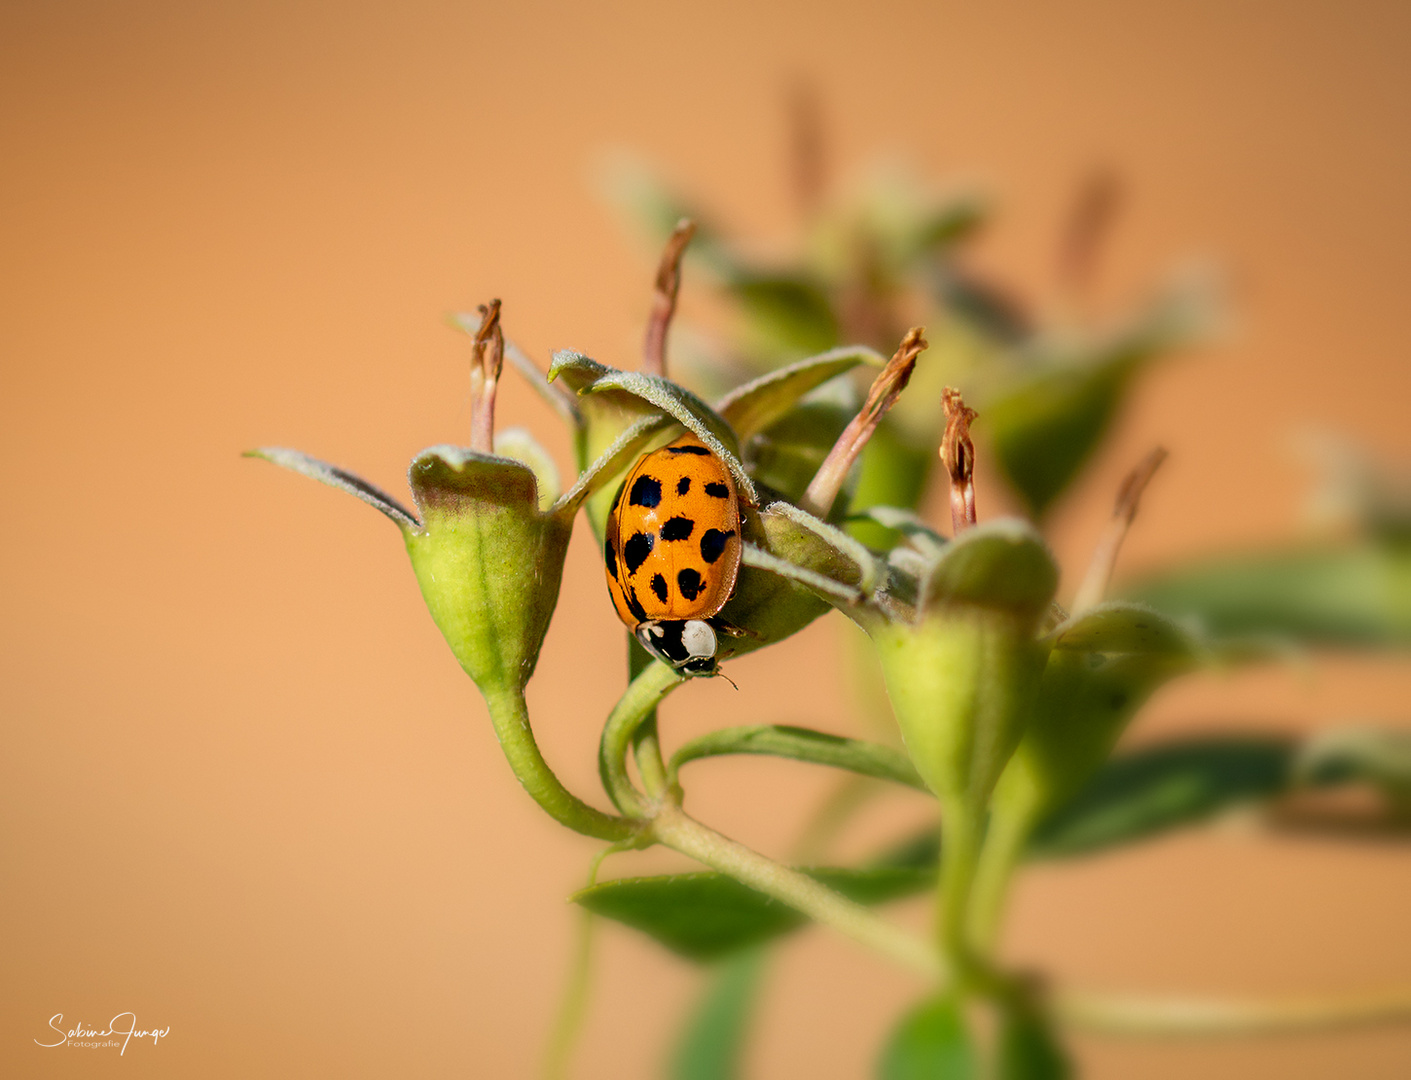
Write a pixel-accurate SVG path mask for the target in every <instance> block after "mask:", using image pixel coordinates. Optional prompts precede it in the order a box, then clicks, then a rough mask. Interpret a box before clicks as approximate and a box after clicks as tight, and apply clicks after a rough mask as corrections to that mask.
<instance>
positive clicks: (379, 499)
mask: <svg viewBox="0 0 1411 1080" xmlns="http://www.w3.org/2000/svg"><path fill="white" fill-rule="evenodd" d="M243 456H244V457H253V458H261V459H262V460H264V461H268V462H270V463H271V464H272V465H278V466H279V467H280V468H282V469H289V470H290V471H291V472H296V473H299V474H301V475H303V476H307V477H309V478H310V479H313V480H317V481H318V482H319V483H321V484H327V485H328V486H329V487H331V488H337V489H338V490H339V491H346V492H347V493H348V494H349V495H351V496H353V497H354V498H355V499H361V500H362V501H363V502H365V503H367V504H368V505H369V506H371V507H372V508H373V509H374V510H380V511H381V512H382V513H384V514H386V515H387V516H388V517H389V518H391V519H392V521H393V522H394V523H395V524H396V525H397V526H398V528H400V529H401V530H402V531H403V532H405V531H407V530H409V529H411V530H416V529H420V528H421V522H420V521H418V520H417V518H416V515H415V514H413V513H412V512H411V511H410V510H408V509H407V508H406V507H405V506H403V505H402V504H401V503H399V502H398V501H397V500H396V499H394V498H392V496H391V495H388V494H387V492H385V491H383V490H382V489H381V488H380V487H377V486H376V485H374V484H369V483H368V482H367V481H366V480H364V479H363V478H362V477H361V476H356V475H354V474H353V473H350V472H348V470H347V469H340V468H338V466H336V465H330V464H328V462H326V461H320V460H319V459H318V458H315V457H310V456H309V455H308V454H305V453H303V452H301V451H299V450H287V449H285V448H284V447H282V446H262V447H260V449H258V450H247V451H246V452H245V454H244V455H243Z"/></svg>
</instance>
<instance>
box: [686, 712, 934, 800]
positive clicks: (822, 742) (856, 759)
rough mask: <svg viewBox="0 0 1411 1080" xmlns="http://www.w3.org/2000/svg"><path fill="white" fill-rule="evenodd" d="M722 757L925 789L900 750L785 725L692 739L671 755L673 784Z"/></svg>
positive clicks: (732, 730)
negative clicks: (695, 766)
mask: <svg viewBox="0 0 1411 1080" xmlns="http://www.w3.org/2000/svg"><path fill="white" fill-rule="evenodd" d="M724 754H767V755H770V756H773V757H784V758H792V759H793V760H795V761H806V762H809V763H811V764H814V765H831V766H832V767H833V768H836V769H847V770H849V771H851V772H855V773H859V774H860V775H862V776H872V777H876V778H877V779H879V780H891V781H892V782H894V783H898V784H905V785H907V786H908V787H914V788H917V789H919V790H922V791H924V790H926V785H925V784H924V783H923V782H922V780H921V777H920V776H919V775H918V774H917V772H916V768H915V766H913V765H912V764H911V761H910V759H909V758H908V757H907V756H906V755H905V754H903V753H902V752H901V751H899V750H893V749H892V748H891V747H890V746H883V745H882V744H881V743H871V742H865V741H863V740H861V739H847V738H844V737H843V736H841V735H827V734H825V733H823V732H821V731H813V730H811V729H809V728H801V727H791V726H788V725H785V724H764V725H759V726H751V727H732V728H722V729H721V730H719V731H712V732H711V733H710V734H708V735H702V736H701V737H700V738H698V739H692V740H691V741H690V742H688V743H686V744H685V745H684V746H682V747H681V749H679V750H677V751H676V753H675V754H673V755H672V758H671V762H670V764H669V766H668V774H669V776H670V777H671V778H672V779H674V778H675V776H676V774H677V772H678V771H679V770H680V769H681V766H683V765H685V764H686V763H687V762H690V761H699V760H700V759H701V758H707V757H719V756H721V755H724Z"/></svg>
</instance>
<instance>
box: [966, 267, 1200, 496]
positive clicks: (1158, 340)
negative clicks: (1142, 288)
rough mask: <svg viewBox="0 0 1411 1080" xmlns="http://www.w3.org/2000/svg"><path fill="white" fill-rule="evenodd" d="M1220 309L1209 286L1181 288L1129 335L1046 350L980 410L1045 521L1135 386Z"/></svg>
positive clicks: (1001, 458) (1001, 460) (1009, 470)
mask: <svg viewBox="0 0 1411 1080" xmlns="http://www.w3.org/2000/svg"><path fill="white" fill-rule="evenodd" d="M1214 307H1215V303H1214V300H1213V298H1212V297H1211V295H1210V291H1209V288H1208V286H1206V285H1204V284H1202V283H1199V282H1197V283H1194V284H1193V285H1188V284H1185V283H1181V284H1178V285H1177V286H1176V287H1173V288H1171V289H1170V290H1169V291H1168V292H1167V293H1166V294H1165V295H1163V296H1161V297H1158V298H1157V300H1156V301H1155V302H1154V303H1153V304H1152V305H1151V307H1150V308H1149V309H1148V310H1147V311H1146V312H1145V313H1143V315H1142V316H1141V317H1140V318H1139V319H1138V320H1137V321H1136V323H1134V325H1132V326H1131V327H1130V328H1128V329H1126V330H1125V331H1123V332H1121V333H1119V334H1116V335H1115V336H1113V337H1112V338H1111V339H1109V340H1107V341H1105V342H1099V343H1097V344H1095V345H1090V346H1087V347H1084V348H1078V349H1075V348H1072V347H1069V346H1066V345H1065V346H1061V347H1060V348H1059V349H1050V348H1049V347H1048V346H1044V345H1041V346H1040V348H1042V349H1045V352H1041V353H1040V354H1038V355H1037V356H1034V357H1033V358H1031V359H1030V360H1028V362H1027V363H1026V364H1025V365H1024V366H1023V367H1022V368H1021V369H1020V370H1019V371H1018V372H1017V373H1016V375H1015V377H1014V378H1013V379H1012V380H1011V381H1010V383H1009V385H1008V386H1006V387H1005V388H1004V389H1002V390H1000V391H998V392H996V393H994V394H993V395H992V396H987V397H986V398H985V399H984V400H983V401H982V402H981V403H980V405H979V408H980V415H981V416H982V417H984V420H983V423H984V425H985V426H984V430H985V431H986V432H987V433H988V438H989V439H990V443H991V445H992V446H993V448H994V451H995V459H996V461H997V463H998V464H999V466H1000V469H1001V470H1002V471H1003V473H1004V475H1005V477H1006V478H1007V479H1008V480H1009V482H1010V483H1011V484H1012V485H1013V486H1014V488H1015V490H1016V491H1017V492H1018V493H1019V494H1020V495H1021V496H1022V497H1023V498H1024V500H1025V502H1026V503H1027V504H1028V507H1029V510H1030V511H1031V512H1032V513H1033V514H1034V515H1035V516H1041V515H1042V514H1043V513H1044V511H1045V510H1047V509H1048V507H1049V506H1050V505H1052V503H1053V501H1054V500H1055V499H1056V498H1057V497H1058V496H1059V495H1060V494H1062V493H1063V491H1064V490H1066V488H1067V487H1068V485H1069V484H1070V483H1071V482H1072V481H1073V480H1074V478H1076V477H1077V475H1078V473H1079V471H1080V470H1081V469H1082V467H1083V466H1084V465H1085V464H1086V463H1087V461H1088V460H1089V459H1090V458H1091V456H1092V454H1093V452H1094V451H1095V450H1096V449H1097V447H1098V445H1099V444H1100V443H1101V441H1102V439H1103V438H1104V437H1105V436H1106V434H1107V432H1108V430H1109V429H1110V428H1111V425H1112V421H1113V418H1114V417H1115V416H1116V414H1117V411H1118V408H1119V406H1120V405H1121V404H1122V402H1123V401H1124V400H1125V397H1126V394H1127V391H1128V389H1129V387H1130V385H1131V383H1132V379H1133V378H1134V377H1135V376H1136V375H1137V374H1138V372H1140V371H1141V370H1142V368H1144V367H1145V366H1147V365H1148V364H1149V363H1151V362H1152V361H1153V360H1155V359H1157V358H1158V357H1160V356H1161V355H1162V354H1164V353H1167V352H1169V351H1171V350H1172V349H1174V348H1175V347H1177V346H1180V345H1183V344H1186V343H1188V342H1189V341H1191V340H1193V339H1195V338H1197V337H1199V336H1201V335H1202V334H1204V333H1205V332H1206V330H1207V328H1208V326H1209V325H1210V323H1211V321H1212V320H1213V314H1212V312H1213V310H1214Z"/></svg>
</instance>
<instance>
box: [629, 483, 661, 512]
mask: <svg viewBox="0 0 1411 1080" xmlns="http://www.w3.org/2000/svg"><path fill="white" fill-rule="evenodd" d="M660 502H661V481H660V480H658V479H657V478H656V477H655V476H639V477H637V480H636V482H635V483H634V484H633V485H632V494H631V495H629V496H628V497H627V504H628V505H629V506H645V507H646V508H647V509H648V510H650V509H651V508H652V507H653V506H656V505H657V504H658V503H660Z"/></svg>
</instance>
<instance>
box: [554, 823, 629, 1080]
mask: <svg viewBox="0 0 1411 1080" xmlns="http://www.w3.org/2000/svg"><path fill="white" fill-rule="evenodd" d="M622 850H623V846H622V845H620V844H612V845H611V846H609V847H605V848H603V850H602V851H600V852H598V853H597V854H596V855H594V856H593V861H592V862H590V863H589V864H588V880H587V882H586V883H585V884H584V886H583V887H584V888H585V889H591V888H592V887H593V886H594V885H595V884H596V883H597V880H598V868H599V867H601V866H602V864H603V860H604V859H606V858H607V857H608V856H609V855H612V854H614V853H615V852H618V851H622ZM592 961H593V913H592V912H591V911H589V910H588V909H587V908H579V911H578V919H577V927H576V930H575V933H574V940H573V956H572V957H571V958H570V960H569V968H568V982H567V984H566V985H565V986H564V991H563V999H562V1000H561V1001H560V1002H559V1009H558V1015H557V1016H556V1017H555V1018H554V1026H553V1028H552V1030H551V1031H550V1032H549V1039H548V1046H547V1048H546V1049H545V1051H544V1073H543V1075H544V1080H561V1078H562V1077H566V1076H567V1075H568V1062H569V1058H570V1057H571V1056H572V1054H573V1045H574V1043H576V1042H577V1041H578V1034H579V1032H580V1031H582V1030H583V1018H584V1017H585V1016H586V1015H587V1012H588V980H589V976H590V974H591V973H592Z"/></svg>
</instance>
